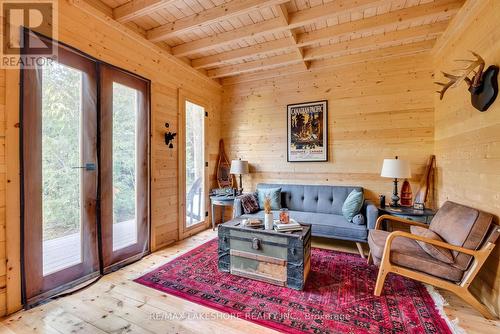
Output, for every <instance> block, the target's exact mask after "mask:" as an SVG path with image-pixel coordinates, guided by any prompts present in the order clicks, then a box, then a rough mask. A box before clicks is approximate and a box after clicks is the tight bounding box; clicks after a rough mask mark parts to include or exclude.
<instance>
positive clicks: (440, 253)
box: [410, 226, 455, 263]
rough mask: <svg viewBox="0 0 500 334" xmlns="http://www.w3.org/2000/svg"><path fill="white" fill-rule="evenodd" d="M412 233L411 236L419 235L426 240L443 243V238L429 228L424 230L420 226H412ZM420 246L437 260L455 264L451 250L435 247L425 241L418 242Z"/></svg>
mask: <svg viewBox="0 0 500 334" xmlns="http://www.w3.org/2000/svg"><path fill="white" fill-rule="evenodd" d="M410 232H411V234H414V235H419V236H421V237H424V238H429V239H433V240H439V241H443V239H441V237H440V236H439V235H438V234H437V233H436V232H434V231H431V230H429V229H427V228H423V227H420V226H410ZM416 241H417V243H418V245H419V246H420V247H421V248H422V249H423V250H424V251H425V252H426V253H427V254H429V255H430V256H432V257H433V258H435V259H436V260H439V261H442V262H444V263H453V262H455V261H454V259H453V254H452V253H451V251H450V250H449V249H446V248H443V247H439V246H434V245H431V244H428V243H426V242H424V241H420V240H416Z"/></svg>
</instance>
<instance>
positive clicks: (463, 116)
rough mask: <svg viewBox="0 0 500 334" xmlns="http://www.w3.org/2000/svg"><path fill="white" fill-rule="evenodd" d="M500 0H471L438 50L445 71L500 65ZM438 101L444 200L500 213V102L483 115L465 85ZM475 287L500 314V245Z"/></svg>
mask: <svg viewBox="0 0 500 334" xmlns="http://www.w3.org/2000/svg"><path fill="white" fill-rule="evenodd" d="M498 22H500V1H498V0H484V1H468V2H467V3H466V5H465V6H464V8H463V9H462V11H461V13H460V15H458V16H457V17H456V19H455V21H454V22H452V23H451V25H450V27H449V32H450V33H449V34H447V35H445V36H443V37H445V38H444V39H443V41H442V43H441V45H440V47H439V51H438V52H437V53H436V56H435V60H436V64H435V70H436V78H437V79H440V80H441V79H442V76H441V75H440V74H439V71H441V70H444V71H451V70H452V69H455V68H457V67H459V66H458V65H457V63H456V62H454V61H453V60H454V59H464V58H465V59H473V58H474V57H473V56H472V55H471V54H470V53H469V51H468V50H473V51H475V52H477V53H478V54H480V55H481V56H482V57H483V58H484V59H485V61H486V65H487V66H488V65H491V64H495V65H497V66H499V65H500V29H498ZM434 101H435V152H436V161H437V167H438V172H437V184H438V187H437V189H438V191H437V194H438V202H439V204H442V203H443V202H444V201H446V200H451V201H456V202H459V203H462V204H466V205H469V206H472V207H474V208H478V209H482V210H485V211H487V212H490V213H492V214H494V215H495V216H496V220H497V224H498V218H499V217H500V100H499V98H497V100H496V101H495V103H494V104H493V105H492V106H491V107H490V109H488V110H487V111H486V112H484V113H481V112H479V111H477V110H476V109H474V107H472V106H471V104H470V94H469V93H468V91H467V86H466V84H465V83H462V84H460V85H459V86H458V87H457V88H454V89H450V90H448V92H447V93H446V94H445V96H444V99H443V100H442V101H440V100H439V97H438V96H437V94H436V96H434ZM472 291H473V292H474V293H475V294H476V295H478V296H479V297H480V298H481V299H482V301H483V302H484V303H485V304H486V305H487V306H488V307H489V308H490V309H492V310H493V311H495V313H496V314H497V315H498V314H500V246H499V243H498V242H497V247H496V249H495V250H494V251H493V254H492V255H491V256H490V258H489V260H488V262H487V263H486V265H485V266H484V267H483V269H482V270H481V271H480V273H479V275H478V278H477V279H476V281H475V282H474V283H473V285H472Z"/></svg>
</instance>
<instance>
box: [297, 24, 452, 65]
mask: <svg viewBox="0 0 500 334" xmlns="http://www.w3.org/2000/svg"><path fill="white" fill-rule="evenodd" d="M449 23H450V22H449V21H441V22H436V23H432V24H426V25H421V26H417V27H412V28H408V29H404V30H395V31H391V32H387V33H384V34H377V35H371V36H369V37H363V38H356V39H352V40H349V41H345V42H340V43H335V44H331V45H325V46H320V47H314V48H310V49H305V50H304V59H305V60H306V61H312V60H317V59H324V58H328V57H332V56H335V55H336V54H338V53H342V52H349V51H354V50H359V49H363V48H366V47H379V48H380V47H385V46H390V45H391V44H394V43H407V42H411V41H414V40H417V39H424V38H425V39H436V38H437V37H438V36H440V35H441V34H442V33H443V32H444V31H445V30H446V28H447V27H448V24H449Z"/></svg>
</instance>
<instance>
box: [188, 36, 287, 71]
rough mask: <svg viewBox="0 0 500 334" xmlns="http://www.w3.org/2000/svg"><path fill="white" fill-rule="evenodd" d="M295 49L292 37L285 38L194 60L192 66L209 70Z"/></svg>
mask: <svg viewBox="0 0 500 334" xmlns="http://www.w3.org/2000/svg"><path fill="white" fill-rule="evenodd" d="M295 47H296V46H295V42H294V41H293V39H292V37H285V38H281V39H277V40H274V41H269V42H264V43H259V44H255V45H251V46H247V47H244V48H241V49H235V50H231V51H227V52H223V53H219V54H216V55H212V56H207V57H202V58H198V59H193V60H192V61H191V65H192V66H193V67H194V68H209V67H214V66H218V65H222V64H227V63H230V62H234V61H235V60H241V59H244V58H247V57H250V56H255V55H259V54H262V55H265V54H267V53H269V51H268V50H272V52H277V51H284V50H291V49H293V48H295Z"/></svg>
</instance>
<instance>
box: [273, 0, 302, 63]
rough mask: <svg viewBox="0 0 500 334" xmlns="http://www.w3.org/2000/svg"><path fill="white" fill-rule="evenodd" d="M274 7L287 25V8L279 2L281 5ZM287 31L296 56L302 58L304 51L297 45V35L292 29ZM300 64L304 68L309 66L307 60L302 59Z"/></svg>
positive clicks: (288, 16) (288, 17) (288, 18)
mask: <svg viewBox="0 0 500 334" xmlns="http://www.w3.org/2000/svg"><path fill="white" fill-rule="evenodd" d="M275 8H276V12H277V13H278V17H279V18H281V21H282V22H283V25H284V26H286V27H288V23H289V20H290V15H289V14H288V10H287V9H286V6H285V5H284V4H281V5H278V6H276V7H275ZM288 33H289V34H290V35H291V39H292V41H293V46H294V49H295V52H297V56H298V57H299V58H300V59H302V60H303V59H304V53H303V51H302V49H301V48H300V47H299V46H297V35H296V34H295V33H294V32H293V31H292V30H289V31H288ZM302 64H303V65H304V68H305V69H306V70H307V69H308V68H309V63H308V62H306V61H304V60H303V61H302Z"/></svg>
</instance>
